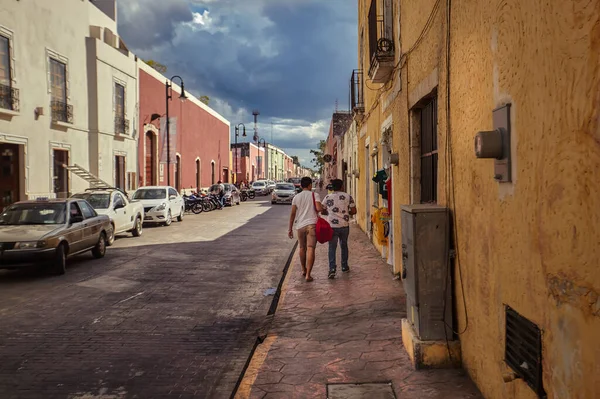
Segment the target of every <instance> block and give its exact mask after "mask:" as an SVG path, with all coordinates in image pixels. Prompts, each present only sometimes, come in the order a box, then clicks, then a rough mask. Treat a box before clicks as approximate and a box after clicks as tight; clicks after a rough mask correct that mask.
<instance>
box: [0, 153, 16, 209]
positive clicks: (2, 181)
mask: <svg viewBox="0 0 600 399" xmlns="http://www.w3.org/2000/svg"><path fill="white" fill-rule="evenodd" d="M19 181H20V175H19V146H18V145H17V144H5V143H2V144H0V187H1V189H0V210H2V208H4V207H5V206H7V205H10V204H12V203H13V202H16V201H18V200H19V192H20V187H19Z"/></svg>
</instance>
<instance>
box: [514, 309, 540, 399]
mask: <svg viewBox="0 0 600 399" xmlns="http://www.w3.org/2000/svg"><path fill="white" fill-rule="evenodd" d="M505 343H506V346H505V352H504V357H505V359H504V361H505V362H506V364H508V366H509V367H510V368H511V369H513V370H514V372H515V373H516V374H517V375H518V376H519V377H520V378H522V379H523V381H525V382H526V383H527V385H529V386H530V387H531V389H533V390H534V391H535V393H536V394H537V395H538V397H540V398H545V397H546V393H545V392H544V388H543V385H542V332H541V330H540V329H539V328H538V326H537V325H535V324H534V323H533V322H531V321H530V320H528V319H526V318H525V317H523V316H521V315H520V314H519V313H517V312H516V311H515V310H514V309H512V308H511V307H510V306H506V339H505Z"/></svg>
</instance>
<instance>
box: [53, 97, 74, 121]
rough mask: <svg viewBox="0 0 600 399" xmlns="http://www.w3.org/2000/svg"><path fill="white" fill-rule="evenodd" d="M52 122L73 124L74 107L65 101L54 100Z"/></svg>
mask: <svg viewBox="0 0 600 399" xmlns="http://www.w3.org/2000/svg"><path fill="white" fill-rule="evenodd" d="M50 109H51V111H52V121H54V122H65V123H73V106H72V105H70V104H67V103H66V102H64V101H59V100H52V101H51V102H50Z"/></svg>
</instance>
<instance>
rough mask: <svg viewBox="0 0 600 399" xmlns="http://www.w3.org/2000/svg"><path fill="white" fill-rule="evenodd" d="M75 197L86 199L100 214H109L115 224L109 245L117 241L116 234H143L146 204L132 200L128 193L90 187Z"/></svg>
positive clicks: (135, 235) (109, 238)
mask: <svg viewBox="0 0 600 399" xmlns="http://www.w3.org/2000/svg"><path fill="white" fill-rule="evenodd" d="M73 198H81V199H84V200H86V201H87V202H88V203H90V205H92V206H93V207H94V209H95V210H96V212H97V213H98V214H100V215H107V216H108V217H109V218H110V222H111V223H112V226H113V234H112V235H111V236H110V237H108V245H112V244H113V243H114V242H115V235H116V234H120V233H124V232H129V233H131V234H132V235H133V236H134V237H139V236H141V235H142V224H143V222H144V205H142V203H141V202H138V201H130V200H129V197H128V196H127V194H126V193H124V192H123V191H121V190H118V189H110V188H109V189H88V190H86V191H85V192H83V193H79V194H75V195H73Z"/></svg>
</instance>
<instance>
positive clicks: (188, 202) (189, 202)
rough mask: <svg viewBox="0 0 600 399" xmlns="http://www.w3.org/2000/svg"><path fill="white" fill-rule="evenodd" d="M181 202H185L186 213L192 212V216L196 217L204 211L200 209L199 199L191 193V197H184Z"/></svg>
mask: <svg viewBox="0 0 600 399" xmlns="http://www.w3.org/2000/svg"><path fill="white" fill-rule="evenodd" d="M183 200H184V202H185V211H186V212H193V213H194V214H196V215H198V214H199V213H202V211H203V210H204V209H203V207H202V203H201V199H200V198H199V197H197V196H196V193H192V195H189V196H188V195H184V196H183Z"/></svg>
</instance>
